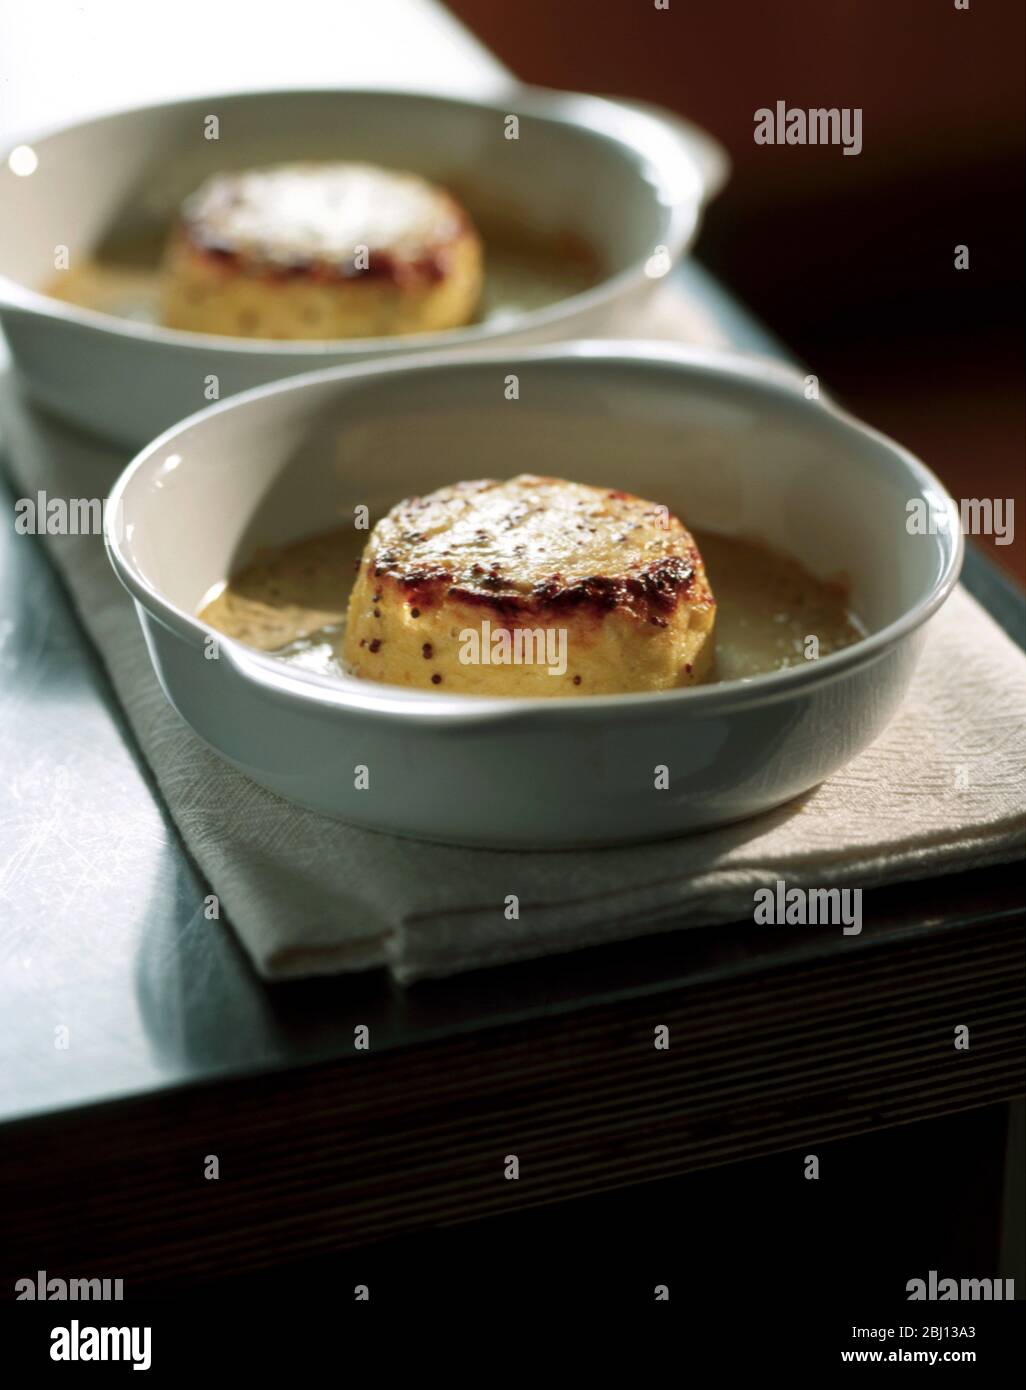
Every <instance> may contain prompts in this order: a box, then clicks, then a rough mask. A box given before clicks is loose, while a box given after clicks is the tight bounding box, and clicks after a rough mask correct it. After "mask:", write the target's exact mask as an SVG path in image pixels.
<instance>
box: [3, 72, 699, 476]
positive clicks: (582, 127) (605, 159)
mask: <svg viewBox="0 0 1026 1390" xmlns="http://www.w3.org/2000/svg"><path fill="white" fill-rule="evenodd" d="M510 115H515V116H516V117H517V120H518V123H519V125H518V129H517V139H516V140H509V139H507V138H506V132H507V129H508V130H510V131H512V129H513V127H511V126H510V127H508V126H507V117H508V116H510ZM209 116H216V117H217V121H218V125H217V127H216V129H217V131H218V138H217V139H216V140H211V139H207V138H205V132H206V131H208V130H213V129H214V127H212V126H209V125H208V124H207V118H208V117H209ZM28 150H29V154H26V153H25V149H24V148H22V149H21V150H20V152H19V154H18V155H15V156H12V159H11V160H10V162H7V161H6V160H5V161H4V162H3V163H2V164H0V202H2V204H3V207H4V210H5V215H4V217H3V218H2V219H0V323H2V325H3V328H4V331H5V333H6V335H7V338H8V341H9V343H10V347H11V351H12V354H13V356H14V359H15V362H16V364H17V366H18V369H19V371H20V373H21V375H22V377H23V378H24V379H25V381H26V382H27V384H28V386H29V388H30V390H31V391H32V394H33V395H34V396H35V397H36V398H37V399H38V400H39V401H41V402H42V403H43V404H44V405H46V406H47V407H48V408H50V409H52V410H53V411H54V412H56V413H57V414H58V415H60V416H62V417H64V418H65V419H68V420H70V421H72V422H73V423H75V424H78V425H81V426H84V427H85V428H87V429H88V430H90V431H92V432H95V433H99V434H101V435H103V436H105V437H109V438H112V439H116V440H118V441H120V442H125V443H129V444H130V445H132V446H133V447H135V448H138V447H139V446H140V445H142V444H143V443H144V442H145V441H146V440H147V439H151V438H153V436H154V435H155V434H156V433H158V432H159V431H160V430H163V429H166V428H167V427H168V426H169V425H171V424H172V423H173V422H174V421H176V420H180V419H181V418H182V417H183V416H185V415H190V414H192V413H193V412H194V411H196V410H198V409H200V408H202V407H203V406H204V405H205V404H206V402H207V401H209V400H210V399H212V398H214V397H212V396H211V394H210V393H211V390H216V391H218V392H219V395H218V397H216V399H223V398H224V397H226V396H230V395H233V394H234V393H236V392H238V391H241V390H244V389H246V388H249V387H253V386H257V385H262V384H263V383H265V382H269V381H274V380H277V379H280V378H281V377H285V376H293V375H295V374H297V373H300V372H308V371H311V370H314V369H317V368H321V367H326V366H331V365H336V364H343V363H350V362H361V361H367V360H370V359H374V358H385V357H392V356H395V355H396V354H398V353H402V352H405V353H408V352H410V351H411V349H412V348H416V349H417V350H418V351H419V350H421V349H427V348H432V349H433V348H436V347H437V348H453V347H456V346H459V345H463V344H467V345H470V344H484V343H488V342H490V341H493V340H498V339H508V340H510V341H517V342H537V341H545V340H547V339H551V338H558V337H564V338H565V337H570V336H575V335H576V336H580V335H581V334H582V333H584V332H585V331H590V332H594V331H596V330H597V329H598V328H599V327H600V325H601V324H602V323H603V321H604V320H605V318H606V316H607V315H608V314H609V313H610V311H611V310H613V309H614V308H615V307H616V306H618V305H620V304H622V303H624V302H625V301H630V300H631V299H633V298H641V297H642V296H644V295H645V294H646V293H647V291H648V290H649V289H650V288H651V287H652V286H653V285H654V284H656V283H657V280H658V276H659V275H661V274H662V273H664V272H665V271H666V270H668V269H669V267H670V265H671V264H672V262H673V260H674V259H675V258H676V257H677V256H679V255H680V254H681V252H682V251H683V250H685V249H686V248H687V246H688V245H689V244H690V243H691V241H692V240H693V238H694V236H695V233H696V231H697V227H698V221H699V216H700V213H701V209H702V206H703V203H704V202H705V201H706V200H707V199H708V198H709V197H710V196H711V195H712V194H713V193H714V192H715V191H716V189H717V188H718V187H719V186H720V184H721V183H722V182H723V180H724V178H725V177H726V158H725V156H724V154H723V152H722V150H721V149H720V148H719V146H718V145H716V144H715V142H714V141H712V140H711V139H710V138H709V137H708V136H705V135H703V134H702V132H700V131H698V130H696V129H695V128H694V127H692V126H690V125H689V124H687V123H686V122H683V121H680V120H678V119H676V118H675V117H669V116H667V117H666V118H665V119H660V118H657V117H654V116H653V115H652V114H651V113H650V111H649V110H642V109H640V108H637V107H631V106H628V105H625V104H620V103H616V102H611V101H608V100H605V99H602V98H599V97H589V96H579V95H574V94H571V93H561V92H549V91H541V90H536V89H531V88H512V89H511V90H510V91H509V92H508V93H506V94H503V95H502V96H501V97H497V98H495V99H492V100H488V101H483V100H481V101H475V100H457V99H455V98H449V97H443V96H435V95H422V94H415V93H404V92H384V91H288V92H256V93H246V94H241V95H239V94H236V95H231V96H209V97H201V98H198V99H195V100H188V101H181V102H173V103H168V104H164V105H159V106H150V107H143V108H140V109H138V110H132V111H123V112H120V113H118V114H115V115H112V116H106V117H102V118H100V119H97V120H92V121H88V122H85V123H84V124H80V125H75V126H71V127H69V128H67V129H64V130H60V131H57V132H56V133H54V134H49V135H45V136H42V137H39V138H37V139H33V140H31V142H30V143H29V144H28ZM318 158H336V159H337V158H346V159H365V160H369V161H372V162H376V163H380V164H383V165H386V166H390V167H395V168H404V169H412V170H414V171H416V172H419V173H421V174H423V175H425V176H426V177H428V178H430V179H433V180H435V181H437V182H439V183H441V184H443V185H447V186H450V187H452V188H453V189H454V191H457V192H458V194H459V196H460V197H461V198H462V199H463V200H464V201H465V202H466V204H467V206H468V208H469V210H470V212H471V213H472V214H473V215H482V216H488V217H489V218H490V219H491V220H493V221H494V220H496V219H498V220H500V221H502V222H503V223H504V224H506V223H508V224H509V225H510V227H514V226H516V225H520V224H521V223H522V225H523V227H524V228H525V229H528V230H530V231H531V232H533V233H535V234H542V235H548V234H556V235H559V234H564V233H569V234H571V235H573V236H577V237H580V238H582V239H583V240H584V241H585V242H587V243H588V245H590V246H592V247H593V248H594V250H595V251H596V252H597V253H598V256H599V258H600V260H601V262H602V265H603V268H604V272H605V278H604V279H602V280H601V281H600V283H598V284H596V285H595V286H594V287H593V288H591V289H588V290H586V291H584V292H583V293H579V294H574V295H571V296H569V297H568V298H565V299H562V300H559V301H557V302H555V303H552V304H549V305H547V306H545V307H542V308H538V309H534V310H529V311H524V312H523V313H519V314H515V313H514V314H511V315H510V316H509V317H504V318H503V319H502V320H501V321H500V320H496V319H493V320H491V321H486V322H483V323H480V324H476V325H472V326H470V327H468V328H464V329H453V330H449V331H447V332H444V333H435V334H420V335H416V336H415V337H392V338H377V339H359V340H347V341H339V340H336V341H331V342H275V341H270V340H254V339H244V338H230V337H215V336H212V335H207V334H196V333H186V332H180V331H177V330H172V329H166V328H161V327H159V326H156V325H152V324H148V323H143V322H133V321H131V320H129V319H124V318H117V317H114V316H112V315H108V314H105V313H98V312H95V311H93V310H90V309H85V308H81V307H78V306H75V305H72V304H68V303H65V302H63V301H61V300H58V299H55V298H53V297H51V296H48V295H46V294H44V293H42V292H41V291H40V286H41V285H44V284H45V283H46V282H47V281H48V280H49V279H50V278H52V276H53V274H54V258H55V250H56V249H57V248H59V247H66V248H67V252H68V256H69V258H70V262H69V263H70V264H71V265H72V266H74V265H76V264H78V263H79V262H80V260H81V259H82V258H84V257H86V256H88V255H89V254H90V253H91V252H93V251H94V250H95V249H96V247H97V246H98V245H100V244H101V243H103V244H110V243H113V244H122V245H123V244H124V243H125V242H127V241H131V240H132V239H133V238H136V239H138V238H143V239H145V238H146V237H148V236H151V235H156V234H157V233H158V232H159V231H160V229H163V228H166V227H167V226H169V225H170V223H171V220H172V218H173V217H174V215H175V213H176V211H177V209H178V207H179V205H180V203H181V200H182V198H183V197H184V196H185V195H186V194H187V193H188V192H189V191H190V190H191V189H193V188H194V187H195V186H196V185H197V184H198V183H199V182H200V181H201V180H202V179H203V178H204V177H206V176H207V175H208V174H209V173H211V172H214V171H216V170H219V169H226V168H245V167H249V166H252V165H257V164H268V163H275V162H278V161H282V160H290V159H318ZM17 170H21V171H22V172H21V173H20V174H19V173H18V172H16V171H17ZM28 170H31V172H30V173H29V172H26V171H28ZM660 248H661V249H660ZM214 378H216V382H215V383H214V385H213V387H212V386H211V382H212V379H214Z"/></svg>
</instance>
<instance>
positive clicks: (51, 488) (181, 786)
mask: <svg viewBox="0 0 1026 1390" xmlns="http://www.w3.org/2000/svg"><path fill="white" fill-rule="evenodd" d="M630 328H631V329H632V330H633V336H637V337H664V336H665V337H672V338H676V339H678V340H688V341H697V342H703V343H707V344H712V345H716V346H724V345H726V344H725V341H724V338H723V335H722V333H721V332H720V331H719V330H718V329H717V328H716V326H715V325H714V323H713V322H712V321H711V320H710V319H709V318H708V316H707V315H706V314H705V313H704V312H703V310H702V309H701V308H700V307H699V306H696V305H694V304H691V303H689V302H687V301H686V300H684V299H683V298H682V297H681V294H680V292H679V291H678V290H677V289H676V288H671V287H669V286H668V287H665V288H663V289H662V290H661V291H660V295H659V297H658V299H657V300H656V301H655V302H654V303H653V305H652V306H650V308H649V309H648V310H647V311H646V314H645V316H644V318H643V319H642V320H641V321H639V320H638V319H637V318H635V321H634V322H633V324H631V325H630ZM0 408H2V412H3V414H2V427H3V434H4V440H5V443H6V445H7V452H8V455H9V458H10V467H11V468H12V470H13V473H14V478H15V485H16V488H17V489H19V490H20V491H21V492H22V493H23V494H24V495H26V496H34V495H35V493H36V491H37V490H39V489H43V490H44V491H45V492H46V493H47V494H48V495H49V496H51V497H57V496H62V495H63V496H74V497H91V496H105V495H106V493H107V492H108V490H109V487H110V484H111V483H112V481H113V479H114V478H115V477H116V476H117V473H118V472H119V471H120V468H121V466H122V465H123V464H124V462H126V460H125V458H124V457H123V456H122V455H121V454H120V453H119V451H116V450H111V449H109V448H106V447H104V446H102V445H97V444H95V443H92V442H89V441H86V440H83V439H82V438H80V437H77V436H75V435H74V434H72V433H71V432H70V431H67V430H65V429H63V428H61V427H60V426H58V425H56V424H54V423H53V422H52V421H50V420H47V419H44V418H43V417H42V416H41V415H39V414H38V413H37V412H35V411H33V410H31V409H30V408H29V407H28V406H27V405H26V404H25V403H24V402H23V401H22V400H20V399H19V398H18V396H17V393H16V391H15V390H14V388H13V386H12V384H11V382H10V381H9V380H8V381H7V382H5V384H4V387H3V395H2V398H0ZM27 543H32V542H27ZM46 544H47V545H48V547H49V548H50V553H51V555H52V557H53V559H54V560H55V562H56V563H57V565H58V567H59V568H60V570H61V572H62V574H63V576H64V578H65V580H66V582H67V585H68V588H69V589H70V591H71V593H72V596H73V598H74V601H75V604H76V606H77V609H78V612H79V614H80V616H81V618H82V621H83V622H84V624H85V626H86V628H87V629H88V631H89V633H90V635H91V637H92V639H93V641H94V642H95V643H96V646H97V647H98V648H99V650H100V652H101V654H102V656H103V658H104V660H105V662H106V665H107V668H108V670H109V671H110V675H111V679H112V681H113V684H114V688H115V690H116V691H117V694H118V697H119V699H120V700H121V702H122V704H123V705H124V708H125V711H126V713H127V715H128V719H129V721H130V723H131V725H132V728H133V729H134V731H135V734H136V736H137V738H138V740H139V743H140V745H141V748H142V751H143V754H144V755H145V757H146V759H147V761H148V762H149V764H150V766H151V767H152V769H153V772H154V774H155V776H156V779H157V782H158V784H159V786H160V789H161V791H162V793H163V795H164V797H165V798H166V800H167V804H168V807H169V809H170V811H171V814H172V816H173V817H174V820H175V822H176V823H177V825H178V828H179V830H180V831H181V834H182V837H183V839H184V841H185V843H186V845H187V846H188V848H189V850H190V851H191V853H192V855H193V857H194V858H195V860H196V862H197V863H198V864H199V866H200V868H201V869H202V870H203V873H204V874H205V875H206V877H207V879H208V880H209V882H210V885H211V888H212V890H213V892H215V893H216V894H217V895H218V897H219V899H220V903H221V908H222V914H223V916H225V917H226V918H227V920H228V921H230V922H231V924H232V926H233V927H234V928H235V931H236V932H237V933H238V936H239V937H240V939H241V941H242V943H243V945H244V946H245V948H246V950H247V951H248V953H249V955H250V956H251V958H252V960H253V963H254V965H255V966H256V968H257V970H258V971H259V972H260V974H261V975H263V976H265V977H267V978H269V979H284V978H292V977H297V976H302V975H314V974H328V973H332V972H336V971H351V970H361V969H364V968H367V967H369V966H375V965H381V964H387V965H388V966H389V968H390V969H391V970H392V972H393V973H394V975H395V977H396V979H398V980H399V981H400V982H402V983H408V982H411V981H413V980H417V979H420V978H422V977H426V976H443V975H450V974H455V973H456V972H458V971H461V970H469V969H472V968H474V967H476V966H483V965H494V964H500V963H503V962H506V961H513V960H519V959H524V958H527V957H532V956H543V955H547V954H551V953H554V952H559V951H567V950H571V949H574V948H576V947H580V946H586V945H591V944H594V943H600V942H609V941H617V940H622V939H625V938H629V937H632V936H638V935H642V934H644V933H647V932H652V931H659V930H670V929H673V928H677V927H682V926H687V925H699V924H701V925H706V924H712V923H717V922H729V921H731V920H737V919H739V918H749V919H750V918H751V915H752V912H753V893H754V891H755V889H757V888H759V887H763V886H767V885H770V886H771V885H772V884H773V882H774V881H775V880H776V879H778V878H784V879H786V880H787V882H788V885H789V886H799V887H800V886H803V885H804V886H808V887H833V886H837V887H842V886H845V885H851V886H854V887H862V888H868V887H870V886H872V885H874V884H879V883H883V882H890V881H895V880H900V879H913V878H925V877H933V876H936V875H938V874H944V873H953V872H956V871H958V870H962V869H969V868H974V867H979V866H983V865H987V864H994V863H999V862H1002V861H1007V860H1011V859H1015V858H1017V857H1019V856H1021V855H1022V854H1023V850H1024V845H1023V823H1024V807H1026V787H1024V774H1023V757H1022V752H1023V746H1024V730H1026V658H1024V657H1023V655H1022V653H1021V652H1020V651H1019V650H1018V649H1017V648H1016V647H1015V646H1014V644H1013V643H1011V642H1010V641H1009V640H1008V638H1007V637H1006V636H1005V635H1004V634H1003V633H1002V632H1001V631H1000V629H999V628H998V627H997V626H996V625H995V624H994V623H993V622H992V621H991V619H990V618H989V617H988V616H987V614H986V613H985V612H983V610H982V609H981V608H980V607H979V606H978V605H977V604H976V602H975V601H974V600H973V599H972V598H971V597H970V596H969V595H968V594H966V593H965V592H964V591H962V590H958V591H956V593H955V594H954V595H953V596H952V598H951V599H950V601H949V602H948V603H947V604H946V605H945V607H944V609H943V610H942V611H941V613H940V614H939V615H938V616H937V617H936V618H935V619H934V620H933V621H932V623H931V624H930V628H929V638H928V641H927V644H926V649H925V651H924V654H923V657H922V660H921V663H920V666H919V668H918V671H917V674H916V677H915V681H914V683H913V687H912V690H911V692H910V694H909V697H908V699H907V701H906V703H905V705H904V707H903V708H902V710H901V711H900V712H899V714H898V716H897V718H896V719H895V720H894V721H893V723H892V724H891V725H890V727H889V728H888V729H887V730H886V732H885V733H884V734H883V736H882V737H881V738H880V739H879V740H878V741H877V742H876V743H875V744H874V745H873V747H872V748H870V749H869V750H868V751H867V752H865V753H863V754H862V756H861V757H859V758H857V759H856V760H855V761H854V762H852V763H851V764H849V766H847V767H846V768H844V769H843V770H842V771H841V772H839V773H838V774H836V775H835V776H834V777H832V778H831V779H830V780H829V781H828V782H826V783H824V784H823V785H822V786H820V787H818V788H816V789H815V790H814V791H812V792H811V793H809V794H808V795H807V796H805V797H804V798H802V799H801V800H800V801H799V802H796V803H792V804H791V805H789V806H787V807H784V808H782V809H780V810H777V811H774V812H771V813H770V814H768V815H765V816H762V817H760V818H758V819H756V820H752V821H749V822H746V823H745V824H742V825H738V826H732V827H729V828H728V829H725V830H717V831H710V832H708V833H706V834H702V835H696V836H692V837H689V838H685V839H679V840H672V841H664V842H662V843H659V844H653V845H644V846H634V847H629V848H624V849H613V850H609V849H604V850H601V851H590V852H588V851H579V850H577V851H567V852H550V853H521V852H502V851H488V850H463V849H455V848H447V847H442V846H438V845H430V844H425V843H419V842H415V841H410V840H400V839H396V838H393V837H391V836H388V835H381V834H377V833H375V832H372V831H366V830H359V829H356V828H354V827H352V826H348V825H344V824H341V823H340V822H337V821H332V820H329V819H326V818H324V817H322V816H318V815H315V814H313V813H311V812H308V811H303V810H299V809H298V808H296V807H294V806H292V805H290V804H289V803H288V802H285V801H282V800H280V799H279V798H277V797H275V796H273V795H272V794H271V793H269V792H266V791H264V790H263V789H262V788H260V787H258V786H256V785H255V783H253V782H250V781H249V780H248V779H247V778H246V777H244V776H243V775H242V774H241V773H239V772H237V771H235V770H234V769H233V768H231V767H229V766H228V764H227V763H223V762H222V761H221V760H220V759H219V758H217V757H216V756H215V755H214V754H213V753H211V752H210V751H209V750H208V749H207V748H206V747H205V746H204V745H203V744H202V743H200V741H199V740H198V739H197V738H196V737H195V735H194V734H193V733H192V731H191V730H190V729H189V728H188V727H187V726H186V725H185V724H184V723H183V722H182V720H181V719H180V718H179V717H178V715H177V714H176V713H175V712H174V710H172V709H171V707H170V706H169V705H168V703H167V701H166V700H165V698H164V695H163V693H162V692H161V690H160V688H159V686H158V684H157V681H156V678H155V676H154V674H153V671H152V668H151V666H150V661H149V657H148V655H147V652H146V647H145V644H144V642H143V638H142V635H141V632H140V629H139V625H138V622H137V620H136V616H135V613H134V612H133V609H132V604H131V601H130V600H129V598H128V596H127V594H126V593H125V592H124V591H123V589H122V588H121V586H120V584H119V583H118V581H117V580H116V579H115V577H114V575H113V572H112V571H111V569H110V567H109V565H108V562H107V559H106V555H105V553H104V549H103V543H102V539H101V538H99V537H93V536H66V537H56V536H53V537H51V536H48V537H46ZM967 652H971V653H972V660H971V661H970V660H967V659H966V653H967ZM510 893H515V894H517V896H518V898H519V901H520V920H519V921H516V922H510V921H507V920H506V918H505V915H504V911H503V909H504V902H505V899H506V896H507V894H510Z"/></svg>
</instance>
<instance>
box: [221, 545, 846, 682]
mask: <svg viewBox="0 0 1026 1390" xmlns="http://www.w3.org/2000/svg"><path fill="white" fill-rule="evenodd" d="M693 534H694V537H695V540H696V542H697V544H698V548H699V550H700V552H701V554H702V557H703V559H704V561H705V567H706V572H707V574H708V576H709V581H710V584H711V585H712V590H713V593H714V595H715V597H716V664H715V669H714V673H713V676H712V679H711V681H710V682H709V683H710V684H714V683H715V682H717V681H725V680H749V679H751V678H752V677H753V676H759V675H763V674H765V673H766V672H768V671H777V670H781V669H783V668H784V667H788V666H798V665H801V664H802V663H803V662H805V661H807V660H809V659H810V658H809V656H807V655H806V653H807V651H811V650H812V647H811V644H810V643H809V640H808V639H809V638H811V637H814V638H815V639H816V641H817V643H818V655H819V656H827V655H829V653H830V652H834V651H839V650H840V649H841V648H842V647H848V646H850V645H851V644H852V643H853V642H857V641H858V640H859V639H860V638H861V637H862V636H864V631H863V629H862V627H861V625H860V624H859V622H858V620H857V618H855V617H854V616H853V615H852V614H851V613H850V611H849V609H848V602H847V595H846V592H845V588H844V586H843V584H841V583H840V582H839V581H836V582H831V581H824V580H819V579H816V578H814V577H813V576H812V575H811V574H809V573H808V571H807V570H805V569H804V568H803V567H802V566H801V565H800V564H799V563H798V562H797V560H793V559H791V558H790V557H789V556H786V555H782V554H780V553H779V552H776V551H773V550H770V549H768V548H767V547H765V546H763V545H761V544H760V543H758V542H756V541H751V540H742V539H739V538H737V537H733V536H724V535H720V534H717V533H715V532H709V531H695V532H694V533H693ZM366 538H367V533H366V532H363V531H354V530H353V529H351V528H347V527H343V528H341V529H339V530H336V531H329V532H324V533H322V534H320V535H316V536H309V537H306V538H304V539H303V540H300V541H296V542H294V543H293V544H291V545H287V546H281V547H276V548H273V549H268V550H264V551H261V552H260V553H259V554H258V555H257V556H256V557H255V558H254V560H253V561H252V562H251V563H250V564H249V565H246V566H245V567H244V568H243V569H241V570H240V571H239V572H238V573H237V574H236V575H234V576H233V577H232V578H231V579H230V580H229V581H228V582H227V583H226V584H224V585H222V586H221V588H220V592H218V593H216V594H212V595H210V596H209V599H208V601H207V602H206V603H205V604H204V605H203V607H202V608H201V609H200V612H199V615H198V616H199V617H200V618H201V619H202V621H203V622H206V623H208V624H209V625H210V626H211V627H212V628H214V629H216V630H217V631H218V632H223V633H224V634H225V635H226V636H228V637H233V638H235V639H236V640H237V641H240V642H243V643H245V644H246V645H247V646H250V647H255V648H257V649H258V650H259V651H263V652H268V653H270V654H272V655H274V656H277V657H279V658H280V659H281V660H282V661H284V662H287V663H288V664H289V665H291V666H294V667H299V668H301V669H304V670H308V671H315V672H317V673H319V674H321V675H335V676H338V675H343V674H344V673H345V668H344V667H343V665H342V662H341V660H340V656H339V653H340V652H341V649H342V634H343V631H344V623H345V614H346V606H347V603H348V599H349V593H350V590H351V589H352V587H353V581H354V575H355V568H356V564H357V561H358V560H359V557H360V555H361V553H362V550H363V546H364V543H365V541H366Z"/></svg>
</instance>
